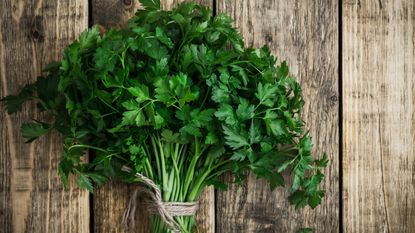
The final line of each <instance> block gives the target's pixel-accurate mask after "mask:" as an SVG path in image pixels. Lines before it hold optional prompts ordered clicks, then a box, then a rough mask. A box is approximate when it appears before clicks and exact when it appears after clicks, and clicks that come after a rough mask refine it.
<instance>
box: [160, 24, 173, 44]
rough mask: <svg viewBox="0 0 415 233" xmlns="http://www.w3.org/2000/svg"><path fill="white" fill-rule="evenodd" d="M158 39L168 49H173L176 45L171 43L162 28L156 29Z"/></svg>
mask: <svg viewBox="0 0 415 233" xmlns="http://www.w3.org/2000/svg"><path fill="white" fill-rule="evenodd" d="M156 37H157V39H158V40H159V41H160V42H161V43H163V44H165V45H166V46H167V47H169V48H173V45H174V44H173V42H172V41H171V39H170V37H168V36H167V35H166V34H165V33H164V31H163V29H161V28H160V27H156Z"/></svg>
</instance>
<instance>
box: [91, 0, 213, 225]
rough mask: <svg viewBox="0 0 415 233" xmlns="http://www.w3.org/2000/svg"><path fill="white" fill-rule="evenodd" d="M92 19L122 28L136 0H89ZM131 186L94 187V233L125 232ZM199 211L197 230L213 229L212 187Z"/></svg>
mask: <svg viewBox="0 0 415 233" xmlns="http://www.w3.org/2000/svg"><path fill="white" fill-rule="evenodd" d="M161 2H162V7H163V9H171V8H172V7H173V6H175V5H176V4H178V3H179V2H182V1H180V0H179V1H178V0H167V1H161ZM197 2H200V3H203V4H205V5H208V6H212V5H213V3H212V1H211V0H201V1H197ZM91 7H92V12H93V15H92V18H93V24H100V25H102V26H104V27H106V28H108V27H122V26H124V25H125V23H126V21H127V20H128V19H129V18H130V17H132V16H133V15H134V13H135V11H136V10H137V9H138V8H139V7H140V3H139V2H138V1H137V0H136V1H134V0H124V1H117V0H111V1H107V0H105V1H104V0H92V6H91ZM132 189H133V186H128V185H126V184H123V183H120V182H119V181H114V182H111V183H109V184H107V185H105V186H104V187H99V188H97V189H96V192H95V194H94V231H95V232H99V233H101V232H105V233H107V232H117V233H118V232H126V231H125V230H124V229H123V227H122V225H121V224H120V222H121V218H122V213H123V211H124V207H125V206H126V204H127V202H128V198H129V194H130V193H131V191H132ZM200 204H201V205H200V206H201V208H200V210H199V211H198V213H197V216H196V219H197V222H198V232H203V233H212V232H214V224H215V223H214V220H215V214H214V210H215V208H214V207H215V204H214V191H213V189H212V188H209V189H207V190H206V191H205V192H204V193H203V195H202V197H201V200H200ZM136 218H137V219H139V220H137V222H139V225H138V226H137V228H136V229H135V230H134V232H137V233H148V232H150V223H149V218H148V216H147V214H146V213H145V211H144V210H140V211H138V213H137V216H136Z"/></svg>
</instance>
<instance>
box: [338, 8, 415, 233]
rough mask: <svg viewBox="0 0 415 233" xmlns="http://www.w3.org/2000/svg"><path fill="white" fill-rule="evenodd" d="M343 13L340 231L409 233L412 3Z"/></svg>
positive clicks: (413, 168)
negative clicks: (341, 211)
mask: <svg viewBox="0 0 415 233" xmlns="http://www.w3.org/2000/svg"><path fill="white" fill-rule="evenodd" d="M343 9H344V10H343V15H344V18H343V19H344V33H343V41H344V43H343V64H344V69H343V77H344V79H343V80H344V82H343V87H344V102H343V106H344V107H343V108H344V118H343V119H344V120H343V124H344V130H343V135H344V164H343V167H344V190H343V200H344V216H343V219H344V232H347V233H349V232H367V233H374V232H399V233H409V232H414V229H415V221H414V219H415V195H414V194H415V175H414V174H415V144H414V141H415V63H414V58H415V57H414V56H415V2H414V1H405V0H396V1H350V0H348V1H344V3H343Z"/></svg>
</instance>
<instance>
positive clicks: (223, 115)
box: [215, 104, 239, 126]
mask: <svg viewBox="0 0 415 233" xmlns="http://www.w3.org/2000/svg"><path fill="white" fill-rule="evenodd" d="M215 116H216V117H217V118H218V119H219V120H221V121H224V122H225V123H226V124H228V125H231V126H234V125H236V124H238V123H239V122H238V120H237V118H236V115H235V112H234V110H233V108H232V106H231V105H229V104H222V105H221V106H220V107H219V109H218V110H217V111H216V112H215Z"/></svg>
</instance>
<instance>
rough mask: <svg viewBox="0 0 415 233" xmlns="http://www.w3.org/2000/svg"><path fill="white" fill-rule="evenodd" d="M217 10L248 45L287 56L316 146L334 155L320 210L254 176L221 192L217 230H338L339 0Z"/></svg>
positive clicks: (242, 4)
mask: <svg viewBox="0 0 415 233" xmlns="http://www.w3.org/2000/svg"><path fill="white" fill-rule="evenodd" d="M217 11H218V12H225V13H228V14H230V15H231V17H232V18H233V19H235V20H236V26H237V27H238V28H239V29H240V31H241V32H242V35H243V36H244V38H245V40H246V46H261V45H263V44H268V45H269V46H270V48H271V50H272V51H273V53H274V54H275V55H276V56H277V57H279V58H280V59H282V60H287V61H288V64H289V66H290V68H291V74H293V75H294V76H296V77H298V79H299V80H300V81H301V84H302V87H303V90H304V98H305V101H306V105H305V109H304V117H305V120H306V125H307V128H310V133H311V135H312V136H313V141H314V144H315V148H316V149H317V150H316V151H318V152H326V153H327V154H328V156H329V158H330V165H329V167H328V168H327V169H326V170H325V171H324V172H325V174H326V176H327V179H326V180H325V181H324V184H323V186H324V188H325V189H326V190H327V196H326V197H325V198H324V200H323V204H322V205H321V206H319V207H317V208H316V209H315V210H310V209H307V208H306V209H304V210H300V211H296V210H294V208H293V207H291V206H289V204H288V201H287V195H288V194H287V192H285V191H282V190H281V189H279V190H276V191H274V192H270V190H269V186H267V184H266V183H265V182H263V181H259V180H256V179H254V178H253V177H252V176H250V177H249V179H248V181H247V182H246V183H245V184H244V185H242V187H239V188H238V187H236V186H234V185H232V186H231V187H230V190H229V191H228V192H223V193H222V192H217V196H216V200H217V209H216V211H217V218H216V226H217V232H226V233H232V232H284V233H286V232H289V233H291V232H296V230H298V229H299V228H301V227H313V228H314V229H315V232H338V228H339V221H338V220H339V207H338V206H339V191H338V190H339V184H338V178H339V170H338V166H339V160H338V156H339V153H338V152H339V150H338V142H339V134H338V120H339V119H338V108H339V106H338V94H339V92H338V82H339V77H338V3H337V1H278V0H267V1H265V0H264V1H257V0H245V1H240V0H218V1H217ZM225 179H226V181H228V182H230V181H232V179H231V178H230V177H226V178H225Z"/></svg>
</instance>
